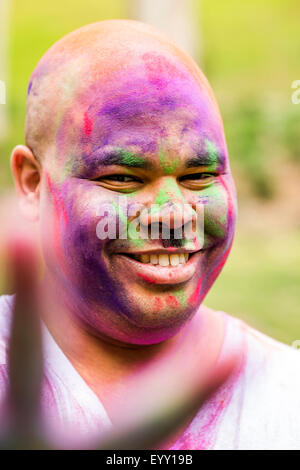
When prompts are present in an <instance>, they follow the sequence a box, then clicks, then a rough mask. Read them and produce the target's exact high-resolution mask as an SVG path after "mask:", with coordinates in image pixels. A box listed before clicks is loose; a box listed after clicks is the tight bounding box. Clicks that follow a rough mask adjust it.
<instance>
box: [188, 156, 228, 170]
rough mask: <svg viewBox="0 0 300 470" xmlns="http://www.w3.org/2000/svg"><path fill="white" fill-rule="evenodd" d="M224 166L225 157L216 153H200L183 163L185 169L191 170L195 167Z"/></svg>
mask: <svg viewBox="0 0 300 470" xmlns="http://www.w3.org/2000/svg"><path fill="white" fill-rule="evenodd" d="M224 164H225V157H224V155H221V154H219V153H217V152H214V153H213V154H211V153H206V152H205V153H201V154H198V155H196V156H195V157H192V158H190V159H189V160H187V162H186V163H185V167H186V168H193V167H197V166H211V165H218V166H223V165H224Z"/></svg>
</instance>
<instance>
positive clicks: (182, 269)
mask: <svg viewBox="0 0 300 470" xmlns="http://www.w3.org/2000/svg"><path fill="white" fill-rule="evenodd" d="M161 251H163V250H161ZM161 251H158V252H149V253H118V254H116V255H117V256H116V258H115V259H116V261H117V260H118V261H117V263H118V266H119V268H120V269H121V270H122V271H123V270H124V272H126V276H127V277H128V276H129V277H130V278H131V276H133V277H135V276H137V277H138V278H141V279H143V280H144V281H147V282H150V283H152V284H153V283H154V284H178V283H181V282H186V281H188V280H189V279H191V278H192V277H193V276H194V274H195V273H196V270H197V266H198V263H199V259H200V257H202V256H203V250H199V251H197V252H193V253H187V252H179V250H176V252H175V253H170V252H169V253H166V250H164V252H161ZM169 251H170V250H169ZM119 263H120V264H119ZM133 277H132V278H131V279H133Z"/></svg>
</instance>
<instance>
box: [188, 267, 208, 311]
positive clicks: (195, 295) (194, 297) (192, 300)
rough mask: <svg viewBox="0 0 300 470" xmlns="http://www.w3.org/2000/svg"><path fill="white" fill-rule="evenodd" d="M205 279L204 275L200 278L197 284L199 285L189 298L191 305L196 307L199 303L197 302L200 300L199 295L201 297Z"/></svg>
mask: <svg viewBox="0 0 300 470" xmlns="http://www.w3.org/2000/svg"><path fill="white" fill-rule="evenodd" d="M203 277H204V275H203V274H202V276H201V277H200V279H199V281H198V282H197V285H196V288H195V290H194V292H193V293H192V295H191V296H190V297H189V298H188V303H189V304H191V305H194V304H195V303H197V301H198V299H199V295H200V290H201V284H202V280H203Z"/></svg>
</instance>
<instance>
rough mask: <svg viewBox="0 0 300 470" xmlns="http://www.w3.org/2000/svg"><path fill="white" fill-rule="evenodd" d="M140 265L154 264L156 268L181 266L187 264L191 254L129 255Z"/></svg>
mask: <svg viewBox="0 0 300 470" xmlns="http://www.w3.org/2000/svg"><path fill="white" fill-rule="evenodd" d="M127 256H129V257H131V258H133V259H135V260H136V261H139V262H140V263H145V264H148V263H149V264H152V265H154V266H156V265H157V266H179V265H180V264H185V263H187V261H188V259H189V253H172V254H165V253H164V254H161V253H156V254H150V255H149V254H137V255H135V254H134V255H127Z"/></svg>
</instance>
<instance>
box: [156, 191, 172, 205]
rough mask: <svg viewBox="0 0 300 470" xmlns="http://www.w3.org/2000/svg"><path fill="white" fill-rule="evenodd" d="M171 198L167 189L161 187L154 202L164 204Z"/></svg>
mask: <svg viewBox="0 0 300 470" xmlns="http://www.w3.org/2000/svg"><path fill="white" fill-rule="evenodd" d="M169 199H170V197H169V196H168V194H167V193H166V191H165V190H164V189H160V190H159V192H158V195H157V196H156V198H155V201H154V204H158V205H160V206H162V205H163V204H165V203H166V202H168V201H169Z"/></svg>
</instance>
